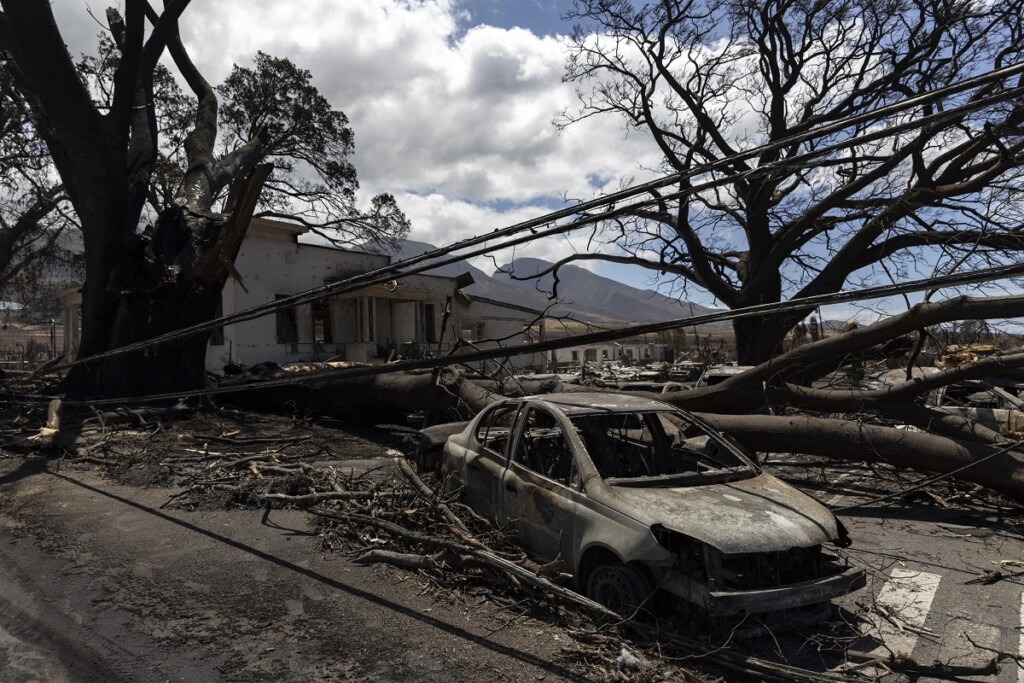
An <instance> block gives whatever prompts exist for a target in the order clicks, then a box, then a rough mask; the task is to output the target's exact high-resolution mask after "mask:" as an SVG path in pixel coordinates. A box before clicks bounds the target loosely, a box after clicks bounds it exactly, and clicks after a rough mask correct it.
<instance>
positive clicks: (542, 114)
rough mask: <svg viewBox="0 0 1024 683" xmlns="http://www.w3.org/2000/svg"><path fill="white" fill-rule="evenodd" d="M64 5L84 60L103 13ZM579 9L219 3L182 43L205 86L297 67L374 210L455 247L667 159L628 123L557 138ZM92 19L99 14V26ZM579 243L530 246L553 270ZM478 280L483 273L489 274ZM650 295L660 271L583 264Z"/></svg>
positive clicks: (540, 0) (540, 1)
mask: <svg viewBox="0 0 1024 683" xmlns="http://www.w3.org/2000/svg"><path fill="white" fill-rule="evenodd" d="M53 5H54V7H55V11H56V13H57V16H58V21H59V22H60V25H61V29H62V31H63V33H64V36H65V39H66V41H67V43H68V46H69V48H70V50H71V51H72V53H73V54H76V55H77V54H79V53H82V52H92V51H94V46H95V37H96V34H97V33H98V32H99V30H100V26H99V24H98V23H97V22H96V21H95V20H94V19H93V18H92V16H91V15H95V16H97V17H102V16H103V10H104V8H105V7H106V5H105V4H103V3H102V2H101V3H99V4H87V3H85V2H82V0H54V2H53ZM570 5H571V2H570V0H358V1H353V0H303V2H301V3H297V2H284V1H282V0H216V1H215V2H193V3H192V5H191V6H190V7H189V8H188V10H187V11H186V12H185V14H184V16H183V18H182V23H181V31H182V37H183V39H184V41H185V43H186V45H187V46H188V48H189V50H190V53H191V54H192V56H193V59H194V60H195V61H196V63H197V64H198V65H199V67H200V68H201V69H202V71H203V73H204V75H205V76H206V78H207V80H209V81H210V82H211V83H219V82H221V81H222V80H223V79H224V77H225V76H226V75H227V74H228V72H229V71H230V69H231V66H232V65H233V64H235V63H238V64H245V65H248V64H251V62H252V58H253V56H254V55H255V53H256V51H257V50H262V51H264V52H266V53H268V54H271V55H274V56H279V57H288V58H289V59H291V60H292V61H293V62H295V63H296V64H297V65H298V66H300V67H303V68H306V69H308V70H310V71H311V72H312V75H313V80H314V83H315V85H316V86H317V87H318V88H319V89H320V91H321V93H323V94H324V95H325V96H326V97H327V99H328V100H329V101H330V102H331V103H332V104H333V105H334V106H335V107H336V108H339V109H341V110H342V111H344V112H345V113H346V114H347V116H348V117H349V119H350V122H351V125H352V128H353V130H354V131H355V135H356V158H355V162H356V168H357V170H358V173H359V179H360V183H361V188H362V191H363V195H364V196H363V199H364V200H367V199H368V198H369V197H370V196H372V195H373V194H376V193H378V192H383V191H387V192H391V193H393V194H394V195H395V196H396V197H397V198H398V201H399V204H400V205H401V206H402V208H403V209H404V211H405V212H406V214H407V215H408V216H409V217H410V219H411V220H412V224H413V229H412V232H411V233H410V238H411V239H415V240H420V241H424V242H430V243H432V244H435V245H441V244H446V243H450V242H452V241H455V240H458V239H460V238H464V237H467V236H470V235H474V234H479V233H481V232H485V231H490V230H493V229H495V228H498V227H503V226H505V225H509V224H512V223H516V222H519V221H521V220H524V219H527V218H533V217H536V216H538V215H541V214H543V213H546V212H548V211H550V210H552V209H555V208H559V207H561V206H563V205H564V198H565V197H568V198H570V199H587V198H591V197H593V196H594V195H595V194H597V193H600V192H601V191H602V190H612V189H617V188H618V186H619V185H618V183H619V182H620V180H621V179H622V178H623V177H631V178H634V179H636V180H640V179H643V178H645V177H647V176H645V175H644V174H643V172H642V171H641V170H640V169H641V168H642V167H644V166H646V167H650V166H651V165H653V164H655V162H656V160H657V158H658V156H657V150H656V149H654V147H653V145H652V144H651V143H649V142H648V141H647V140H646V139H643V138H641V137H637V138H636V139H632V138H631V139H626V138H625V135H624V131H623V128H622V126H621V123H620V121H619V120H617V119H616V118H614V117H607V118H604V119H595V120H590V121H586V122H583V123H581V124H577V125H576V126H573V127H571V128H569V129H568V130H566V131H563V132H559V131H558V130H556V128H555V126H554V125H553V124H552V121H553V119H554V118H555V117H556V116H557V115H558V114H559V113H560V112H561V111H563V110H564V109H565V108H566V107H571V106H572V105H573V103H574V102H575V94H574V87H573V86H572V85H567V84H564V83H562V81H561V78H562V73H563V66H564V59H565V52H564V46H565V42H566V39H565V34H566V33H568V32H569V31H571V29H572V26H571V25H570V24H569V23H567V22H565V21H563V20H562V18H561V17H562V15H563V14H564V12H565V11H566V9H568V7H569V6H570ZM90 12H91V14H90ZM583 248H586V246H585V242H584V241H582V238H580V239H579V240H576V241H575V242H574V241H573V240H560V241H558V242H557V243H548V244H544V245H540V244H537V245H534V246H530V247H524V248H521V249H520V251H519V252H518V254H525V255H532V256H542V257H545V258H548V259H552V258H554V257H557V256H561V255H564V254H568V253H570V252H571V251H572V250H573V249H583ZM477 265H480V266H481V267H486V265H487V264H484V263H478V264H477ZM587 267H590V268H595V269H598V270H599V271H600V272H603V273H605V274H608V275H611V276H614V277H618V278H619V279H625V280H628V281H630V283H631V284H635V285H640V286H648V285H649V284H650V282H649V280H648V278H649V274H647V273H643V272H638V273H629V272H627V271H624V270H623V269H621V268H610V267H602V266H597V265H594V264H592V263H591V264H588V266H587Z"/></svg>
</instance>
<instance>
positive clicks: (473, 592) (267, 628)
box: [0, 409, 1024, 683]
mask: <svg viewBox="0 0 1024 683" xmlns="http://www.w3.org/2000/svg"><path fill="white" fill-rule="evenodd" d="M44 417H45V415H43V416H42V417H41V416H40V415H39V414H35V415H21V414H15V415H9V416H8V417H7V420H6V421H5V422H4V423H3V424H0V683H8V682H10V683H13V682H15V681H17V682H21V681H170V680H176V681H269V680H273V681H445V682H446V683H447V682H454V681H478V680H506V681H563V680H566V681H568V680H571V681H583V680H595V681H625V680H629V681H635V682H636V683H653V682H654V681H662V680H666V681H668V680H687V681H701V680H714V679H718V680H723V678H722V676H723V670H722V669H721V668H720V667H719V666H717V665H711V664H710V660H709V659H705V658H704V654H701V656H699V657H697V658H696V659H689V660H673V656H674V654H675V655H678V652H675V653H673V652H672V651H671V650H663V649H662V643H661V642H646V643H644V642H640V641H638V640H636V639H632V640H630V641H629V642H626V641H623V640H622V638H621V637H620V635H621V631H617V630H616V628H615V625H614V624H607V623H604V624H601V623H598V622H596V621H588V620H587V619H588V618H587V617H585V616H584V615H583V614H582V613H580V612H578V611H576V612H574V611H572V610H571V609H567V608H566V605H565V604H564V603H556V602H554V601H552V600H550V599H549V598H548V597H546V596H545V594H538V593H537V592H536V591H534V592H532V593H531V592H530V591H529V590H523V588H522V587H518V588H517V587H514V586H511V585H509V583H508V579H507V577H503V576H502V575H501V574H496V573H490V574H488V573H487V572H477V573H476V574H474V573H473V572H465V571H464V572H461V573H460V572H454V573H446V574H445V575H444V576H440V575H439V574H438V573H437V572H430V571H411V570H406V569H398V568H394V567H390V566H387V565H381V564H376V565H369V566H367V565H365V564H359V563H358V562H356V561H355V558H356V557H357V556H358V555H359V554H360V553H361V552H364V551H365V550H366V549H371V548H394V547H395V546H394V542H395V538H394V537H390V539H389V538H388V537H387V534H381V533H379V532H377V531H374V529H373V528H372V527H364V528H360V529H355V528H353V527H351V526H350V525H349V526H346V525H344V524H334V525H333V526H331V525H327V526H325V525H324V524H323V523H321V522H317V521H316V520H317V518H316V517H314V516H313V515H311V514H310V513H309V511H308V510H303V509H298V508H299V507H303V506H300V505H299V504H298V502H297V501H296V500H295V497H296V496H301V495H305V494H307V492H308V491H311V490H316V491H327V492H330V491H331V490H332V486H333V487H334V489H333V490H335V491H338V490H340V488H344V490H345V491H348V492H357V493H360V494H366V496H365V497H361V498H359V499H358V500H345V501H342V500H334V501H329V502H326V503H323V504H325V505H337V506H338V507H336V508H334V509H339V510H348V511H349V512H352V511H359V510H363V511H365V512H367V513H369V514H370V515H374V516H375V518H380V519H391V520H397V521H399V522H401V523H402V524H405V525H406V526H407V527H409V528H411V529H415V530H417V531H420V532H426V533H430V534H438V533H441V528H442V527H444V526H445V525H444V524H443V523H438V521H437V519H436V518H435V519H432V518H431V517H430V516H429V514H427V509H428V508H430V507H431V506H430V505H428V504H426V503H425V502H424V501H423V500H422V499H419V498H417V497H416V496H415V495H411V494H409V493H408V491H409V488H408V486H407V485H405V491H406V493H404V494H401V495H398V489H397V488H394V487H395V486H398V485H400V484H401V482H400V481H399V479H400V478H399V477H398V476H397V475H396V474H395V469H394V467H393V460H392V459H393V457H394V456H398V455H400V452H403V451H404V452H409V451H410V450H411V446H410V437H411V436H412V435H413V434H414V430H412V429H410V428H408V427H402V426H388V425H383V426H378V427H374V428H369V427H358V426H354V425H351V424H341V423H338V422H335V421H332V420H326V419H320V418H313V417H310V416H300V415H290V416H288V415H260V414H256V413H251V412H245V411H237V410H230V409H228V410H204V411H201V412H198V413H195V412H192V413H189V414H186V415H176V416H175V417H174V418H173V419H171V418H168V417H166V416H163V417H162V416H160V415H151V414H150V415H142V416H141V417H140V415H138V414H136V415H129V414H127V413H114V414H110V415H106V416H104V418H103V421H102V423H101V421H100V420H99V419H97V418H96V417H89V418H88V419H87V420H86V421H85V422H84V423H82V424H81V425H79V426H78V427H75V428H73V429H65V431H64V432H62V433H61V436H60V439H58V442H59V443H58V444H55V445H54V446H55V447H51V448H48V449H42V450H40V449H38V448H37V447H36V446H34V445H32V443H31V442H26V441H25V438H24V437H25V436H26V435H30V434H33V433H37V432H39V429H40V426H41V425H42V419H43V418H44ZM380 463H384V465H381V464H380ZM772 468H773V469H774V471H776V472H777V473H778V474H780V476H784V478H787V479H789V480H790V481H793V482H794V483H797V484H798V485H800V486H801V488H803V489H804V490H807V491H809V492H811V493H814V494H816V495H818V496H819V498H821V499H822V500H824V501H825V502H827V503H828V504H830V505H833V506H834V507H838V508H839V509H842V508H844V507H848V506H850V505H851V504H853V505H857V504H860V503H862V502H863V501H864V500H871V499H875V498H878V497H879V496H882V497H886V496H887V495H888V494H890V493H893V492H894V493H899V491H900V490H901V488H903V487H905V486H907V485H909V483H910V482H909V481H908V482H902V481H901V480H900V479H899V477H901V476H903V475H900V474H899V473H897V472H895V471H890V470H888V469H886V470H884V471H882V470H879V469H878V468H877V467H874V466H871V467H868V466H863V465H855V464H849V463H846V464H829V465H828V466H827V471H826V464H824V463H820V462H807V461H805V460H803V459H800V458H782V459H779V458H776V459H774V461H773V463H772ZM367 471H368V472H369V474H365V475H363V474H358V475H357V474H356V473H357V472H367ZM388 477H391V480H388ZM371 480H372V481H371ZM427 481H430V480H429V478H427ZM339 484H344V486H341V487H339ZM389 486H391V487H392V488H389ZM368 492H369V493H368ZM389 493H390V494H391V497H388V494H389ZM453 504H454V503H453ZM1010 512H1011V510H1010V509H1009V508H1004V507H1001V506H1000V505H999V503H998V500H997V501H996V502H995V503H993V502H992V501H989V500H988V498H987V497H986V496H983V495H982V494H981V493H979V492H978V491H977V490H976V489H974V488H970V487H966V488H965V487H963V486H952V485H951V486H948V487H945V488H941V489H935V488H929V489H927V490H925V491H916V492H915V493H914V494H913V496H912V497H900V498H897V499H894V500H891V501H889V502H888V503H887V504H886V505H884V506H881V507H869V508H866V509H860V508H855V509H851V510H848V511H847V512H845V513H843V519H844V522H845V523H846V524H847V525H848V526H849V527H850V529H851V533H852V534H853V536H854V538H855V539H856V544H855V546H854V547H852V548H850V549H849V551H848V552H849V553H852V554H853V556H854V557H855V558H856V561H857V564H859V565H862V566H864V567H866V568H867V569H869V570H870V572H871V576H872V584H873V586H874V587H873V588H872V589H871V590H866V591H862V592H861V593H858V594H854V595H851V596H847V598H844V599H843V600H840V601H837V602H836V604H835V605H834V606H833V610H832V613H831V615H830V617H829V619H828V620H827V621H826V622H824V623H822V624H819V625H816V626H815V627H814V628H813V629H811V630H809V631H796V632H785V633H776V634H771V637H762V638H759V639H754V640H744V641H742V642H741V641H739V640H736V641H735V642H733V641H732V634H726V635H724V636H723V637H722V638H718V637H716V636H712V635H710V634H708V633H697V634H694V633H692V632H690V633H688V634H687V635H688V636H690V637H705V638H707V639H709V640H707V642H702V647H704V646H706V650H702V651H701V652H702V653H704V652H707V651H710V652H721V653H723V654H728V653H729V652H732V653H736V654H742V655H754V656H756V657H760V658H763V659H765V660H772V661H774V662H776V663H781V664H792V665H794V666H798V667H801V668H804V669H812V670H814V671H816V672H818V673H819V674H820V676H821V677H820V678H818V677H812V678H810V679H805V680H843V679H845V678H846V677H845V676H843V675H841V674H840V673H839V672H840V671H842V666H843V665H844V660H845V659H847V657H848V654H845V653H846V650H845V649H842V651H840V650H837V648H836V646H837V645H840V646H842V647H843V648H846V646H855V642H854V641H856V643H862V642H867V643H868V645H867V646H866V648H867V649H866V650H865V651H866V652H873V650H871V648H872V647H873V645H872V644H874V643H876V642H877V639H878V637H880V636H879V633H880V632H879V631H878V629H875V630H874V631H863V632H862V628H861V627H862V626H863V625H864V622H865V617H869V616H870V615H871V614H872V613H874V612H877V611H878V610H877V605H876V603H877V602H878V601H880V600H881V598H880V597H879V596H884V594H885V591H886V590H887V589H886V588H885V587H884V586H886V585H890V584H891V583H892V580H893V577H894V575H895V574H894V572H896V573H899V572H902V573H904V574H905V573H906V572H908V571H911V570H912V571H913V572H917V573H918V574H919V575H920V576H926V577H931V578H930V580H931V581H932V583H933V584H934V587H936V588H937V587H938V584H939V582H940V581H942V584H941V585H942V588H941V590H939V591H938V592H937V596H936V597H935V600H934V605H933V607H932V610H931V615H930V616H928V617H927V622H926V625H925V626H921V625H920V624H919V625H918V626H919V627H920V628H918V630H919V631H920V632H921V633H922V634H923V635H922V638H921V639H920V643H918V645H917V649H916V650H915V656H917V658H918V661H921V662H930V661H932V660H933V659H934V660H935V661H943V662H946V661H949V662H956V663H963V662H968V663H969V664H970V667H969V668H970V670H971V671H972V672H973V671H981V670H982V669H984V664H985V661H986V660H987V659H991V658H992V653H994V652H998V653H1002V652H1011V653H1012V652H1016V651H1017V645H1016V641H1017V639H1018V632H1017V630H1016V629H1018V628H1019V626H1020V623H1021V622H1020V620H1018V619H1016V616H1015V615H1016V607H1014V606H1015V605H1017V606H1019V605H1021V604H1024V603H1022V602H1021V600H1022V599H1024V598H1022V596H1021V595H1020V594H1019V590H1020V588H1019V586H1020V585H1021V584H1020V578H1019V577H1018V576H1017V575H1016V574H1013V575H1012V576H1008V577H1004V580H1001V581H999V582H998V583H996V584H994V585H992V586H988V585H985V584H984V583H978V581H977V577H978V576H979V575H981V573H982V570H983V569H984V568H985V567H986V566H1003V565H1002V564H997V563H1000V562H1002V563H1005V562H1011V564H1007V565H1006V567H1009V568H1011V569H1013V568H1015V567H1017V566H1018V564H1016V563H1017V559H1016V558H1020V557H1024V542H1022V541H1021V540H1020V539H1021V532H1022V531H1024V520H1022V519H1021V518H1020V517H1019V514H1018V513H1019V510H1017V511H1016V512H1015V513H1014V516H1013V517H1012V518H1011V517H1007V514H1010ZM442 522H443V520H442ZM982 532H984V533H982ZM478 538H483V539H484V540H486V541H487V542H488V543H491V544H492V547H495V546H494V544H495V543H496V542H500V540H501V539H496V538H493V537H489V536H478ZM996 541H998V542H996ZM399 549H400V550H402V549H403V548H399ZM406 549H407V548H406ZM500 549H501V550H502V551H503V552H504V551H507V550H508V548H507V547H504V548H500ZM1007 558H1009V560H1008V559H1007ZM900 575H901V576H902V574H900ZM876 588H877V590H876ZM912 588H913V587H912ZM929 599H930V598H929ZM917 602H920V601H917ZM910 603H914V604H916V603H915V601H913V600H912V601H910ZM910 603H908V605H907V606H909V607H913V606H914V604H910ZM1007 605H1008V606H1009V607H1007V608H1006V609H1004V610H1002V611H1000V612H999V613H998V614H997V612H996V608H997V607H999V606H1007ZM656 607H657V606H656ZM664 607H665V609H664V610H662V614H664V613H665V612H671V609H670V607H669V606H668V605H665V606H664ZM903 607H905V606H904V605H894V606H890V607H888V608H887V609H895V610H899V609H902V608H903ZM655 611H657V609H656V610H655ZM1021 614H1022V615H1024V611H1022V612H1021ZM911 616H913V615H911ZM1022 618H1024V617H1022ZM920 620H921V621H922V622H924V621H925V617H924V616H921V619H920ZM900 623H902V621H901V622H900ZM678 625H679V624H674V626H678ZM922 629H923V630H922ZM691 631H692V629H691ZM884 631H885V629H884V628H883V629H882V635H885V633H884ZM961 631H962V632H963V633H961ZM894 633H895V637H896V638H897V639H900V638H902V641H901V642H904V641H906V634H905V633H903V632H902V629H899V630H897V631H895V632H894ZM965 634H966V635H965ZM968 636H969V637H968ZM981 637H984V638H987V640H986V641H985V642H984V643H982V648H979V647H978V645H976V643H978V642H979V638H981ZM659 638H660V636H659ZM723 638H724V640H723ZM623 647H626V648H627V651H628V652H629V653H630V654H635V655H638V656H639V657H640V661H641V663H642V664H641V666H639V667H636V665H635V662H631V661H630V657H629V656H624V655H623V652H624V651H623ZM1022 649H1024V646H1022ZM872 656H876V655H872ZM680 666H683V667H686V670H684V669H682V668H679V667H680ZM631 667H632V668H631ZM709 672H710V673H709ZM808 673H810V672H809V671H808ZM1022 675H1024V674H1022ZM773 679H774V680H785V676H784V675H783V676H781V677H780V676H774V677H773ZM724 680H729V681H732V680H741V679H740V678H739V677H738V676H736V675H735V673H725V675H724ZM744 680H757V677H756V676H755V677H753V678H749V677H748V678H747V679H744ZM888 680H896V679H893V678H890V679H888ZM919 680H931V679H928V678H920V679H919ZM971 680H992V681H994V682H998V683H1011V681H1017V679H1016V671H1015V667H1014V666H1013V665H1012V662H1011V663H1009V664H1006V663H1004V665H1003V666H1002V671H1001V673H1000V674H999V675H998V676H995V677H994V678H993V677H987V678H986V677H983V678H979V679H975V678H974V677H972V678H971ZM1021 680H1024V679H1021ZM1017 683H1019V681H1017Z"/></svg>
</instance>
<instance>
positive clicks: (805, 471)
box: [778, 465, 1024, 683]
mask: <svg viewBox="0 0 1024 683" xmlns="http://www.w3.org/2000/svg"><path fill="white" fill-rule="evenodd" d="M778 470H779V471H781V472H783V473H785V474H787V475H789V478H790V479H791V480H793V479H797V480H803V483H802V488H804V489H805V490H807V491H809V492H812V493H814V494H815V495H816V496H818V497H819V499H820V500H822V501H823V502H825V503H827V504H828V505H829V506H830V507H833V508H836V509H839V508H844V507H847V506H852V505H856V504H858V503H862V502H865V501H868V500H872V499H874V498H878V497H880V496H882V495H885V494H886V492H887V491H890V490H894V489H893V487H892V486H887V485H885V484H883V485H881V486H880V485H879V483H878V482H879V477H878V476H877V475H876V474H875V473H873V472H871V471H870V470H868V469H867V468H863V467H859V466H847V465H840V466H830V467H829V468H828V469H826V470H817V469H815V468H786V467H781V468H778ZM882 471H883V473H885V472H887V470H885V469H884V468H883V470H882ZM915 478H918V475H911V476H910V479H915ZM888 483H890V484H891V482H888ZM838 516H839V517H840V519H841V520H842V521H843V523H844V524H845V525H846V527H847V528H848V529H849V531H850V535H851V536H852V538H853V540H854V543H853V545H852V546H851V547H850V548H849V549H847V550H846V551H844V552H845V554H846V555H847V556H848V557H849V559H850V561H851V562H853V563H855V564H858V565H860V566H863V567H866V568H867V569H868V570H869V583H868V586H867V587H866V588H864V589H863V590H861V591H859V592H858V593H856V594H854V595H851V596H847V597H846V598H845V599H843V600H841V601H839V604H840V606H841V607H842V608H843V612H841V614H844V615H846V616H847V618H849V619H850V621H851V622H852V623H853V624H854V626H855V628H857V629H858V630H859V631H861V632H863V633H866V634H869V635H870V636H871V638H870V639H868V640H867V641H866V642H863V643H860V644H859V645H858V647H857V648H855V652H856V653H857V654H860V655H862V657H863V659H865V660H870V659H873V658H877V657H887V656H888V655H889V654H890V653H893V654H895V653H901V654H903V655H908V656H910V657H911V658H912V659H913V660H914V661H916V662H917V663H918V664H922V665H932V664H934V663H940V664H944V665H948V666H949V667H953V668H954V669H958V670H953V671H950V672H948V673H949V674H956V673H961V674H964V673H970V672H972V670H975V669H977V670H981V669H984V668H985V667H987V666H988V665H989V664H990V662H991V661H992V659H993V658H994V657H996V656H997V653H1000V652H1002V653H1006V654H1009V655H1012V656H1021V655H1024V630H1022V622H1024V538H1022V536H1021V529H1020V527H1019V526H1018V525H1019V523H1020V521H1021V519H1020V509H1019V508H1017V509H1015V510H1014V509H1006V510H1004V511H1003V514H1000V512H999V511H998V510H992V509H987V508H983V507H980V506H977V507H976V506H972V505H970V504H969V503H967V504H959V505H953V506H951V507H950V508H943V507H941V504H940V503H938V502H937V501H933V502H927V501H926V502H925V504H921V503H917V504H907V503H904V502H902V501H900V500H898V499H897V500H890V501H884V502H882V503H880V504H876V505H869V506H866V507H858V508H852V509H848V510H845V511H840V512H838ZM986 571H990V572H994V571H1001V572H1002V573H1003V575H1004V577H1006V578H1002V579H1000V580H998V581H995V582H994V583H991V584H985V583H983V582H981V581H978V579H979V576H981V575H982V573H983V572H986ZM1013 573H1021V574H1022V575H1021V576H1017V577H1012V576H1007V575H1012V574H1013ZM853 659H857V657H856V656H854V657H853ZM855 663H856V662H850V663H847V664H846V666H851V665H852V664H855ZM1000 668H1001V671H1000V672H999V673H997V674H990V675H977V676H971V677H969V678H964V679H963V680H984V681H994V682H996V683H1024V668H1021V667H1019V666H1017V665H1016V663H1015V662H1014V661H1012V660H1006V661H1003V662H1002V664H1001V667H1000ZM839 670H843V669H842V667H839ZM865 672H868V673H870V672H874V673H884V672H883V671H882V670H880V669H878V668H877V667H866V668H865ZM914 680H918V681H930V680H940V679H939V678H936V677H928V676H919V677H918V676H915V677H914ZM946 680H948V678H947V679H946Z"/></svg>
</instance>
